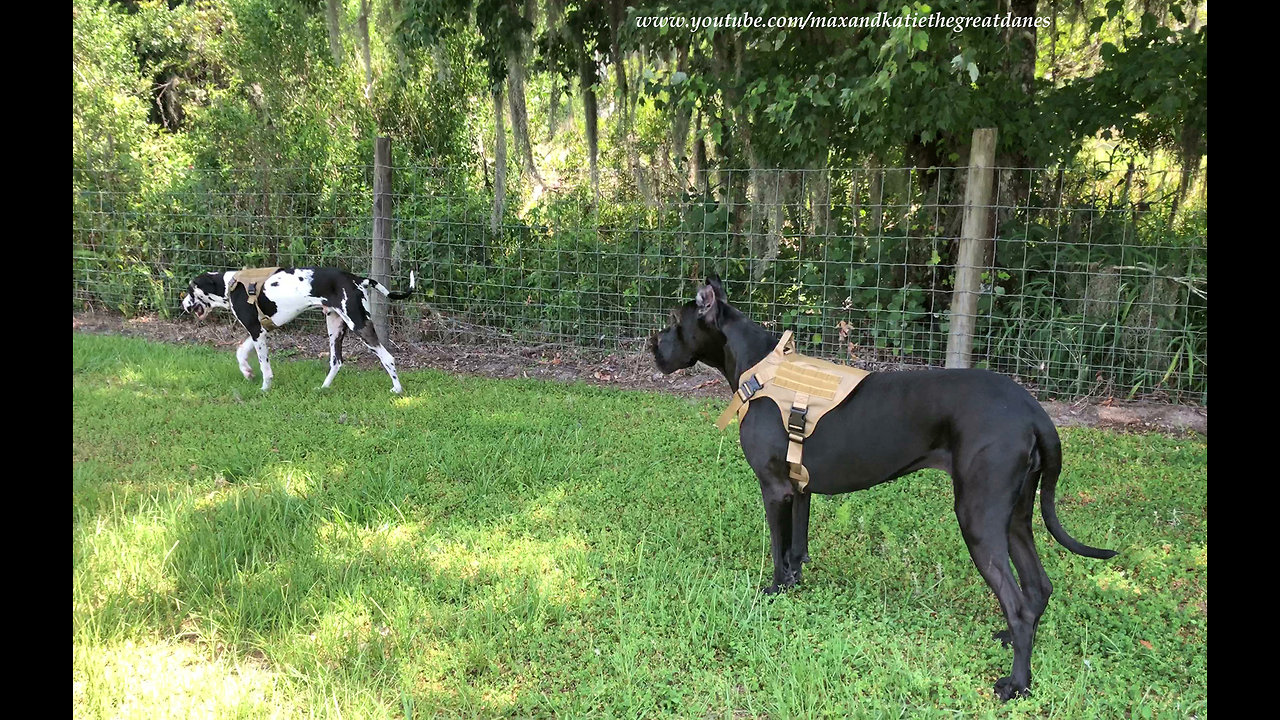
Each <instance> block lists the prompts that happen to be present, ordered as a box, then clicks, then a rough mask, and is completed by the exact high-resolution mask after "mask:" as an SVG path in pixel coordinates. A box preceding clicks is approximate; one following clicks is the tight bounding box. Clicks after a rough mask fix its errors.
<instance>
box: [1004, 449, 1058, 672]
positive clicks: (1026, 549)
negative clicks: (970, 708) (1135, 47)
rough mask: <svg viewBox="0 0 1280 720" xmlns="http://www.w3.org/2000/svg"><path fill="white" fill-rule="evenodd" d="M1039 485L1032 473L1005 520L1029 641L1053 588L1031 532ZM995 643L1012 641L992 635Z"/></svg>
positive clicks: (1034, 474) (1006, 633)
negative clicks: (1026, 611)
mask: <svg viewBox="0 0 1280 720" xmlns="http://www.w3.org/2000/svg"><path fill="white" fill-rule="evenodd" d="M1039 481H1040V478H1039V470H1035V471H1032V473H1031V475H1030V476H1029V477H1028V478H1027V482H1026V483H1025V484H1024V485H1023V487H1022V492H1021V493H1019V494H1018V504H1017V505H1015V506H1014V508H1013V517H1012V518H1010V519H1009V555H1010V556H1011V557H1012V558H1013V566H1014V567H1015V568H1017V570H1018V584H1020V585H1021V586H1022V596H1023V598H1024V599H1025V600H1026V603H1027V607H1028V609H1030V611H1031V613H1032V615H1033V616H1034V617H1035V620H1034V621H1033V622H1032V629H1031V634H1032V637H1034V636H1035V632H1036V628H1038V627H1039V626H1040V616H1041V615H1044V610H1045V608H1046V607H1048V605H1049V596H1050V595H1051V594H1052V593H1053V584H1052V583H1050V582H1049V575H1048V573H1046V572H1045V571H1044V565H1043V564H1042V563H1041V562H1040V554H1039V553H1038V552H1036V542H1035V537H1034V536H1033V535H1032V532H1031V516H1032V514H1033V512H1034V510H1035V502H1036V486H1037V485H1039ZM996 639H997V640H1000V641H1001V642H1002V643H1004V645H1005V646H1006V647H1007V646H1008V645H1009V644H1010V642H1012V640H1013V638H1012V637H1011V636H1010V635H1009V633H1008V631H1005V632H1001V633H996Z"/></svg>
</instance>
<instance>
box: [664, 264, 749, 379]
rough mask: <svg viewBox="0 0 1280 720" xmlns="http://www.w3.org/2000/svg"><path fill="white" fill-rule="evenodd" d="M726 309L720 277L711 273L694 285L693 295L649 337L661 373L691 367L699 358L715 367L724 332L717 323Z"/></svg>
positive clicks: (719, 359)
mask: <svg viewBox="0 0 1280 720" xmlns="http://www.w3.org/2000/svg"><path fill="white" fill-rule="evenodd" d="M728 309H729V299H728V297H727V296H726V295H725V292H724V286H722V285H721V284H720V278H719V277H717V276H715V275H712V276H711V277H709V278H707V284H706V285H703V286H702V287H700V288H698V294H697V297H695V298H694V299H693V300H691V301H690V302H687V303H685V304H684V305H683V306H681V307H680V308H679V309H677V310H672V311H671V322H670V324H669V325H668V326H667V328H666V329H665V330H661V331H659V332H656V333H654V334H653V336H652V337H650V338H649V348H650V349H651V350H652V351H653V359H654V362H655V363H657V365H658V369H659V370H661V371H662V372H663V373H664V374H670V373H673V372H675V371H676V370H680V369H682V368H687V367H693V365H694V363H696V362H698V361H699V360H701V361H703V362H705V363H707V364H709V365H713V366H715V367H719V366H720V364H722V363H723V361H724V344H725V338H724V333H722V332H721V331H720V323H721V321H722V320H723V318H724V316H725V314H726V312H727V311H728Z"/></svg>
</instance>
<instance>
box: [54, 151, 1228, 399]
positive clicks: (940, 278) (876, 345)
mask: <svg viewBox="0 0 1280 720" xmlns="http://www.w3.org/2000/svg"><path fill="white" fill-rule="evenodd" d="M511 175H512V176H515V175H516V173H514V172H513V173H511ZM995 175H996V182H995V183H994V190H993V194H992V200H991V202H990V206H989V207H988V208H986V209H987V210H988V211H989V212H990V213H991V215H992V218H993V221H994V223H993V227H995V232H994V236H995V237H994V238H993V239H991V240H989V241H985V242H986V243H987V248H986V250H985V252H984V260H983V268H982V275H981V287H980V290H981V294H980V296H979V302H978V313H977V317H976V318H975V328H974V335H973V345H974V347H973V359H972V360H973V364H974V365H975V366H978V367H988V368H990V369H993V370H997V371H999V372H1003V373H1006V374H1009V375H1013V376H1015V377H1016V378H1017V379H1019V380H1020V381H1021V382H1023V383H1024V384H1026V385H1028V386H1029V387H1030V388H1031V389H1032V390H1033V391H1035V392H1036V393H1037V395H1039V396H1040V397H1041V399H1048V398H1050V397H1079V396H1086V395H1090V396H1116V397H1130V396H1137V397H1146V398H1151V399H1163V400H1170V401H1177V402H1195V403H1205V402H1207V377H1208V376H1207V367H1206V363H1207V340H1208V337H1207V336H1208V320H1207V306H1208V300H1207V262H1208V260H1207V257H1208V255H1207V233H1206V231H1205V229H1204V218H1205V213H1204V212H1203V211H1194V210H1189V209H1188V208H1187V207H1185V204H1184V206H1182V207H1180V206H1179V203H1182V201H1183V198H1180V197H1176V195H1175V194H1174V193H1173V189H1174V188H1177V187H1178V182H1177V178H1176V177H1169V178H1166V177H1164V176H1161V175H1159V174H1158V173H1137V172H1134V171H1132V170H1130V172H1129V173H1128V174H1127V176H1126V178H1125V181H1124V184H1123V185H1117V184H1114V183H1112V182H1110V181H1107V182H1105V183H1104V182H1102V181H1100V180H1098V179H1097V178H1096V177H1090V176H1089V175H1088V174H1087V173H1079V172H1068V171H1066V170H1062V169H1050V170H1046V169H1019V168H997V169H996V172H995ZM965 176H966V168H930V169H927V170H926V169H919V168H849V169H822V170H755V171H736V170H735V171H728V170H715V171H707V172H703V173H699V174H697V175H696V176H695V177H694V178H692V179H693V182H682V183H680V185H681V186H682V187H669V188H668V187H657V188H646V189H645V191H641V190H639V189H637V183H636V182H635V181H634V178H632V177H631V176H630V175H629V174H619V175H617V176H611V177H608V178H606V180H605V181H604V182H602V183H601V187H602V188H607V190H603V191H602V193H601V197H600V198H599V201H596V198H594V197H593V192H592V189H591V188H590V187H589V186H584V185H581V184H570V185H566V186H563V187H554V186H552V187H551V188H550V189H549V190H548V192H547V193H546V194H545V195H543V196H541V197H539V198H530V197H520V196H518V195H517V194H516V193H517V191H518V190H519V189H520V188H518V187H517V186H516V182H515V180H513V181H512V184H511V187H510V189H509V191H508V194H507V195H508V198H509V201H508V203H507V205H506V207H505V209H504V211H503V214H502V216H501V220H500V222H499V223H498V224H497V226H496V228H495V227H494V225H493V218H492V205H491V202H492V193H491V192H490V191H488V190H486V187H485V185H486V183H487V181H488V174H487V173H485V174H484V175H481V174H480V172H479V169H478V168H475V169H472V168H465V169H464V168H430V167H421V166H408V167H397V168H394V172H393V179H392V198H393V201H394V202H393V211H392V213H393V217H394V222H393V228H392V230H391V233H390V253H389V254H390V262H391V272H390V274H389V277H388V278H386V281H387V282H388V284H389V286H391V287H393V288H399V287H403V286H404V285H406V284H407V282H408V275H409V271H410V270H411V269H415V270H416V271H417V275H418V278H419V288H420V293H419V294H418V295H417V296H415V298H414V299H413V300H412V301H410V302H407V303H401V304H393V305H392V309H391V317H390V320H391V323H392V326H393V328H394V330H395V332H396V333H397V334H399V335H400V336H401V337H410V338H413V339H421V340H428V341H430V340H449V341H455V342H456V341H465V340H493V339H502V340H504V341H507V342H515V343H554V344H563V345H572V346H580V347H587V348H598V349H601V350H604V351H619V350H622V351H636V350H639V349H641V348H642V347H643V341H644V339H645V338H646V337H647V336H648V335H649V334H650V333H651V332H652V331H653V330H655V329H657V328H659V327H660V326H662V325H664V324H665V323H666V320H667V314H668V312H669V311H670V310H671V309H672V308H674V307H676V306H678V305H679V304H681V303H683V302H686V301H687V300H689V299H690V298H692V297H693V293H694V291H695V289H696V286H697V284H698V282H699V281H700V280H701V279H702V278H703V277H704V276H705V275H707V274H709V273H713V272H714V273H718V274H719V275H721V276H722V277H723V278H724V280H725V285H726V287H727V289H728V292H729V295H730V299H731V301H733V302H734V303H735V304H736V305H737V307H739V308H740V309H741V310H742V311H743V312H745V313H747V314H748V315H749V316H751V317H753V318H755V319H757V320H760V321H763V322H766V323H773V324H775V326H777V327H784V328H792V329H794V330H796V336H797V339H798V340H799V342H800V345H801V349H802V351H804V352H806V353H810V354H814V355H817V356H820V357H826V358H829V359H835V360H843V361H846V362H853V363H855V364H859V365H861V366H863V367H868V368H872V369H883V368H896V367H901V366H915V365H942V364H943V362H944V358H945V353H946V348H947V334H948V329H949V326H950V306H951V295H952V292H953V288H954V283H955V271H956V267H955V265H956V245H957V242H956V241H957V239H958V237H959V234H960V221H961V215H962V212H963V207H962V205H963V198H964V193H963V185H964V182H965ZM143 177H151V178H155V177H159V178H160V180H154V179H152V180H145V179H140V178H143ZM372 186H373V168H371V167H349V168H329V169H313V168H258V169H250V170H193V169H172V170H169V171H166V172H163V173H149V174H145V173H141V172H139V171H137V169H126V168H113V169H101V168H76V169H74V170H73V182H72V188H73V203H72V205H73V215H72V234H73V255H72V262H73V278H74V280H73V282H74V295H75V301H76V304H77V306H86V305H89V306H103V307H107V308H112V309H115V310H118V311H120V312H122V313H125V314H135V313H141V312H155V313H159V314H161V315H166V316H167V315H169V314H172V313H174V312H176V311H177V310H178V302H179V301H178V298H179V295H180V293H181V292H183V291H184V290H185V288H186V285H187V282H188V281H189V280H190V278H191V277H192V276H194V275H195V274H196V273H198V272H203V271H205V270H209V269H219V268H221V269H231V268H239V267H243V266H262V265H280V266H293V265H337V266H342V267H347V268H349V269H351V270H352V271H355V272H361V273H367V272H370V263H371V236H372V232H373V222H372V220H371V208H372V206H373V188H372Z"/></svg>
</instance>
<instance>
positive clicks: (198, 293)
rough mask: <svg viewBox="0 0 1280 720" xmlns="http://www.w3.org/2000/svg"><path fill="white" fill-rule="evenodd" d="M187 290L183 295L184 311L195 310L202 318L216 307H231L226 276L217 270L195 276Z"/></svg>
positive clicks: (198, 316)
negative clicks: (228, 299)
mask: <svg viewBox="0 0 1280 720" xmlns="http://www.w3.org/2000/svg"><path fill="white" fill-rule="evenodd" d="M187 290H188V292H187V293H186V294H184V295H183V296H182V311H183V312H194V313H195V314H196V318H198V319H200V320H203V319H204V317H205V316H206V315H208V314H209V311H210V310H212V309H214V308H216V307H222V308H224V307H230V303H228V302H227V297H226V296H227V282H226V278H225V277H224V274H223V273H220V272H218V271H216V270H215V271H213V272H207V273H201V274H199V275H197V276H195V278H194V279H192V281H191V285H190V286H188V288H187Z"/></svg>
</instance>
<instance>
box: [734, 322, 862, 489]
mask: <svg viewBox="0 0 1280 720" xmlns="http://www.w3.org/2000/svg"><path fill="white" fill-rule="evenodd" d="M870 374H871V373H869V372H868V371H866V370H860V369H858V368H855V367H849V366H848V365H837V364H835V363H832V362H827V361H826V360H818V359H816V358H811V357H806V356H804V355H800V354H798V353H797V352H796V348H795V340H794V339H793V338H792V337H791V331H790V330H788V331H786V332H784V333H783V334H782V339H781V340H779V341H778V344H777V346H776V347H774V348H773V350H772V351H771V352H770V353H769V354H768V355H766V356H765V357H764V359H763V360H761V361H760V362H758V363H756V364H755V365H753V366H752V367H750V368H749V369H747V371H746V372H744V373H742V376H741V377H740V378H738V391H737V392H736V393H734V395H733V400H732V401H730V403H729V407H727V408H725V411H724V412H723V413H722V414H721V415H720V419H719V420H717V421H716V427H718V428H720V429H721V430H723V429H725V428H726V427H728V425H729V421H730V420H732V419H733V416H734V415H737V416H738V421H739V422H741V421H742V418H744V417H746V415H747V408H748V405H749V403H750V402H751V401H752V400H756V399H759V398H763V397H768V398H773V400H774V402H776V403H777V404H778V409H779V410H781V411H782V424H783V425H784V426H785V427H786V428H787V439H788V441H789V444H788V445H787V468H788V472H789V474H790V476H791V479H792V481H794V482H795V483H796V487H797V488H798V489H799V490H800V492H804V491H805V488H806V487H807V486H808V485H809V471H808V469H806V468H805V466H804V461H803V453H804V441H805V438H807V437H809V436H810V435H812V434H813V430H814V428H816V427H817V425H818V421H819V420H821V419H822V416H823V415H825V414H827V412H828V411H830V410H832V409H833V408H835V407H836V406H838V405H839V404H840V403H842V402H844V399H845V398H847V397H849V394H850V393H852V392H853V391H854V388H856V387H858V383H860V382H862V379H863V378H865V377H866V376H867V375H870Z"/></svg>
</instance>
